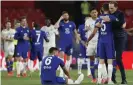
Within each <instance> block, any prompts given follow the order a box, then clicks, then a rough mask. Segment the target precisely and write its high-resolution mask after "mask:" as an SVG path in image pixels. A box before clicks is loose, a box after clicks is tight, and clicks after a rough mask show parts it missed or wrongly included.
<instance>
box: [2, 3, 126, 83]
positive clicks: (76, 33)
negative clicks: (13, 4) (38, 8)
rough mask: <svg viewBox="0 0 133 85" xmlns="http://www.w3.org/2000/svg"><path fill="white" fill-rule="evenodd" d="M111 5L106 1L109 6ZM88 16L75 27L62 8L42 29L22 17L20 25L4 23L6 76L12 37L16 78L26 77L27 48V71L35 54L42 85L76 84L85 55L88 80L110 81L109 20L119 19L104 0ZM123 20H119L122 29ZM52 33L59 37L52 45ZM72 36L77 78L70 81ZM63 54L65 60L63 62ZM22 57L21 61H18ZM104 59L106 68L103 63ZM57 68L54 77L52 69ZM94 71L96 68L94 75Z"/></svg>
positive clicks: (111, 47)
mask: <svg viewBox="0 0 133 85" xmlns="http://www.w3.org/2000/svg"><path fill="white" fill-rule="evenodd" d="M111 5H112V4H110V6H111ZM89 15H90V17H87V18H86V19H85V23H84V24H82V25H80V26H79V28H78V30H77V29H76V25H75V23H74V22H73V21H69V14H68V12H66V11H64V12H63V13H62V16H61V17H60V18H59V20H58V21H57V22H56V23H55V25H52V24H51V20H50V19H46V21H45V23H46V26H43V27H42V28H41V27H40V26H39V24H38V23H36V22H34V23H33V29H32V30H29V28H28V27H27V20H26V17H22V18H21V26H19V27H17V28H16V31H15V30H12V29H11V23H10V21H8V22H7V23H6V29H4V30H3V31H2V40H4V51H5V56H6V65H7V71H8V75H12V71H13V60H12V56H13V54H14V50H15V47H14V43H13V40H14V39H15V40H17V41H18V42H17V45H16V71H17V77H21V76H27V74H26V73H27V72H26V71H27V65H28V63H27V56H28V51H29V48H30V65H29V66H30V67H29V70H30V73H33V72H34V69H33V65H34V63H33V62H34V60H35V59H36V56H37V57H38V60H39V71H40V72H39V76H40V78H41V83H42V85H45V84H80V83H81V82H82V81H83V79H84V74H83V73H82V72H81V69H82V64H83V60H84V58H87V59H88V60H87V76H88V77H92V82H93V83H97V84H105V83H107V84H114V82H112V73H113V72H114V71H115V69H114V67H115V65H114V63H115V61H114V59H115V47H114V46H115V44H114V35H113V31H112V23H114V22H118V21H119V19H118V18H116V17H115V16H113V15H111V14H110V11H109V4H107V3H105V4H103V6H102V9H101V15H99V16H98V10H97V9H96V8H93V7H92V8H91V9H90V14H89ZM124 24H125V21H123V28H124ZM56 35H57V36H59V40H58V45H57V47H56ZM73 39H75V42H76V43H77V44H79V45H80V53H79V58H78V62H77V64H78V74H79V77H78V78H77V80H75V81H74V80H72V79H71V76H70V75H69V72H70V65H71V63H72V54H73ZM64 55H66V58H67V59H66V63H65V64H64ZM22 59H23V63H22V62H21V61H22ZM105 60H107V67H106V62H105ZM58 68H59V70H60V73H59V76H60V77H58V76H57V75H56V70H57V69H58ZM95 70H98V72H97V76H96V72H95Z"/></svg>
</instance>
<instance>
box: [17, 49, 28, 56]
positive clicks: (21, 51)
mask: <svg viewBox="0 0 133 85" xmlns="http://www.w3.org/2000/svg"><path fill="white" fill-rule="evenodd" d="M16 57H22V58H23V59H26V58H28V49H22V48H21V47H16Z"/></svg>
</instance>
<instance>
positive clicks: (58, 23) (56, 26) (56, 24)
mask: <svg viewBox="0 0 133 85" xmlns="http://www.w3.org/2000/svg"><path fill="white" fill-rule="evenodd" d="M62 19H63V16H61V17H60V18H59V20H58V21H57V22H56V23H55V25H54V27H55V28H56V29H58V28H59V27H60V21H61V20H62Z"/></svg>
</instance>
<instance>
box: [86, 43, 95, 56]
mask: <svg viewBox="0 0 133 85" xmlns="http://www.w3.org/2000/svg"><path fill="white" fill-rule="evenodd" d="M96 53H97V43H93V44H92V43H89V44H88V46H87V49H86V56H95V55H96Z"/></svg>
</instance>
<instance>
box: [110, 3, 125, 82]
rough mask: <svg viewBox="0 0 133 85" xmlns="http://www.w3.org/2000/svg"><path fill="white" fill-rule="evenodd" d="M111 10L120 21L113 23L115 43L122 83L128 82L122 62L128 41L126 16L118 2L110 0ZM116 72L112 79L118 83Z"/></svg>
mask: <svg viewBox="0 0 133 85" xmlns="http://www.w3.org/2000/svg"><path fill="white" fill-rule="evenodd" d="M109 10H110V13H111V14H112V15H114V16H115V17H116V18H117V19H118V20H119V21H117V22H114V23H113V26H112V27H113V32H114V43H115V50H116V55H115V56H116V63H117V65H118V66H119V68H120V72H121V78H122V82H121V84H127V81H126V75H125V70H124V66H123V62H122V53H123V51H124V48H125V43H126V31H125V27H126V22H125V17H124V13H123V12H121V11H119V10H118V4H117V2H114V1H112V2H109ZM115 73H116V72H113V75H112V81H114V83H116V80H115Z"/></svg>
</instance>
